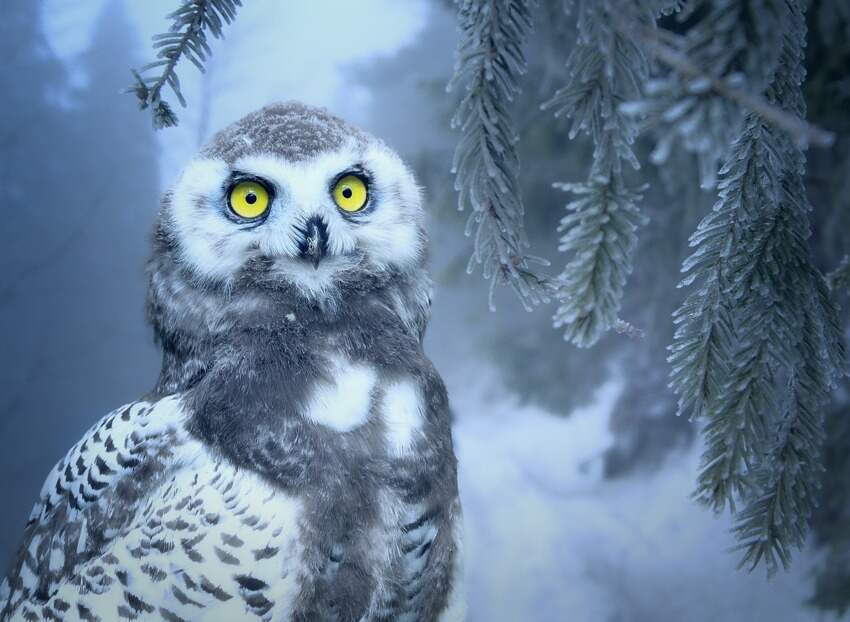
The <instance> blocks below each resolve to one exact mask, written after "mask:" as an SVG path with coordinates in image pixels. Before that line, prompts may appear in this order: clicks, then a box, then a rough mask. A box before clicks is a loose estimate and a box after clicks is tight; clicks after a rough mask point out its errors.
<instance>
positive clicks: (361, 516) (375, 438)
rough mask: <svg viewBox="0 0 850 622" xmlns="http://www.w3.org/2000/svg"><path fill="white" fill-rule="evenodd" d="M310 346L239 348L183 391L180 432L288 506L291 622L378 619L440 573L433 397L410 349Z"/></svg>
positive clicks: (441, 459) (437, 413)
mask: <svg viewBox="0 0 850 622" xmlns="http://www.w3.org/2000/svg"><path fill="white" fill-rule="evenodd" d="M322 335H323V338H321V339H319V338H318V336H317V335H316V334H313V335H310V334H308V333H307V332H306V331H292V333H290V334H287V333H282V334H276V335H270V334H262V333H257V334H251V335H241V336H240V339H239V341H238V344H236V345H234V344H231V346H230V348H229V349H226V348H224V349H223V350H222V351H223V352H224V353H225V355H222V356H221V357H220V358H219V359H218V360H217V361H216V364H214V365H213V366H211V370H210V371H209V372H208V373H207V375H206V376H205V377H204V379H203V380H202V381H201V382H200V383H199V384H198V385H197V386H196V387H194V388H193V389H192V391H190V392H189V394H188V396H187V405H188V408H189V411H190V412H191V413H192V414H191V420H190V423H189V429H190V432H191V433H192V434H193V435H195V436H196V437H198V438H199V439H200V440H202V441H203V442H204V443H205V444H206V445H207V446H209V447H211V448H212V450H213V452H214V453H215V454H217V455H220V456H222V458H223V459H224V460H226V461H227V462H229V463H231V464H233V465H234V466H235V467H237V468H238V469H245V470H247V471H249V472H251V473H253V474H254V475H255V476H257V477H259V478H260V479H261V480H263V481H264V482H266V483H267V484H268V485H269V486H271V487H272V488H273V489H277V490H280V491H281V493H282V494H285V495H287V496H291V497H292V498H294V499H296V500H298V503H299V504H300V505H299V507H300V509H299V513H298V518H297V522H298V538H297V541H298V543H297V549H298V551H299V553H298V558H299V563H298V568H299V569H300V570H299V573H300V576H299V585H300V590H299V596H298V598H297V599H296V608H295V611H296V612H297V613H298V615H301V616H303V617H304V619H340V620H357V619H361V618H362V617H363V616H364V615H367V614H368V615H371V616H373V618H374V619H380V616H379V615H378V613H379V612H381V611H384V612H385V613H386V612H389V613H393V612H395V613H398V611H400V610H399V609H398V607H399V606H401V605H399V603H403V602H405V600H406V599H407V596H406V594H407V592H406V591H405V590H413V589H414V587H415V586H416V584H417V582H418V581H424V580H427V579H428V578H429V577H428V573H427V572H425V570H426V569H427V568H426V566H429V565H430V566H432V568H431V570H432V572H434V571H435V569H436V568H437V567H438V566H439V567H441V570H440V573H442V574H443V575H445V574H446V573H447V572H448V569H447V566H449V565H450V561H451V547H452V546H453V542H449V541H448V539H447V538H448V537H449V536H448V535H447V534H448V530H449V527H450V518H451V517H450V508H451V506H452V503H453V502H454V500H455V499H456V484H455V463H454V456H453V453H452V449H451V438H450V432H449V427H448V407H447V401H446V396H445V390H444V388H443V385H442V382H441V381H440V379H439V376H437V374H436V373H435V372H434V370H433V368H432V367H431V366H430V363H429V362H428V361H427V359H426V358H425V357H424V355H422V353H421V349H420V346H419V343H418V340H416V339H413V338H408V337H407V336H403V335H389V336H387V335H386V334H383V335H382V334H381V333H380V331H379V330H377V329H375V330H372V331H371V332H369V331H366V330H363V329H362V328H361V329H360V330H348V331H340V332H336V333H334V332H324V333H322ZM295 336H297V337H298V338H300V341H298V342H293V341H292V339H293V337H295ZM441 533H442V536H440V534H441ZM438 536H439V537H441V538H442V540H446V542H442V544H441V546H437V547H434V548H435V552H434V553H433V554H431V553H429V551H430V549H431V547H432V546H433V544H434V543H435V541H437V539H438ZM431 559H433V562H431V561H429V560H431ZM389 613H388V615H389ZM296 617H297V616H296Z"/></svg>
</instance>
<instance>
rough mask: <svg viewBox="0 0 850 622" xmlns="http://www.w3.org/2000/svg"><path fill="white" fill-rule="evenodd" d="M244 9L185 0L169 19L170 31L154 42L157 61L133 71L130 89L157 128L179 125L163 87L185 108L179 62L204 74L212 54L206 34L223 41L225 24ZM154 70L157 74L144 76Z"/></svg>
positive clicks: (212, 0)
mask: <svg viewBox="0 0 850 622" xmlns="http://www.w3.org/2000/svg"><path fill="white" fill-rule="evenodd" d="M241 5H242V2H241V0H183V4H182V5H181V6H180V8H179V9H177V10H176V11H174V12H173V13H171V14H169V15H168V19H170V20H171V21H172V23H171V28H170V29H169V31H168V32H166V33H163V34H160V35H156V36H154V38H153V41H154V43H153V47H154V50H156V51H157V53H156V56H157V59H158V60H155V61H153V62H151V63H148V64H147V65H144V66H143V67H142V68H141V69H140V70H139V71H133V76H135V78H136V83H135V84H134V85H133V86H132V87H130V89H129V90H130V91H131V92H132V93H134V94H135V95H136V97H137V98H138V100H139V105H140V107H141V108H142V110H144V109H146V108H150V110H151V113H152V115H153V124H154V127H155V128H157V129H160V128H164V127H172V126H175V125H177V115H176V114H175V113H174V110H173V109H172V108H171V106H170V105H169V104H168V102H166V101H164V100H163V99H162V89H163V87H165V86H168V88H170V89H171V91H172V92H173V93H174V96H175V97H176V98H177V101H179V102H180V105H181V106H183V107H185V106H186V99H185V98H184V97H183V93H182V91H181V88H180V79H179V78H178V76H177V64H178V63H179V62H180V59H182V58H187V59H188V60H189V61H190V62H192V64H194V65H195V66H196V67H197V68H198V70H199V71H201V72H203V71H204V62H206V60H207V58H208V57H209V55H210V54H211V53H212V51H211V50H210V46H209V42H208V40H207V33H210V34H212V36H214V37H215V38H217V39H218V38H221V37H222V36H223V33H222V28H223V26H224V24H229V23H231V22H232V21H233V20H234V19H235V18H236V7H238V6H241ZM154 69H156V70H158V71H157V73H155V74H152V75H148V76H145V74H146V73H149V72H152V71H153V70H154Z"/></svg>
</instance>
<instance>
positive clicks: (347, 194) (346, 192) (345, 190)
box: [342, 186, 354, 199]
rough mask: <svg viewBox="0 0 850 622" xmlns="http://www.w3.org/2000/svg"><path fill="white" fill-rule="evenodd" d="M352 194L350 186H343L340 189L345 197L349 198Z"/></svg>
mask: <svg viewBox="0 0 850 622" xmlns="http://www.w3.org/2000/svg"><path fill="white" fill-rule="evenodd" d="M352 194H354V193H353V192H352V191H351V188H349V187H348V186H346V187H345V188H343V189H342V196H344V197H345V198H346V199H350V198H351V195H352Z"/></svg>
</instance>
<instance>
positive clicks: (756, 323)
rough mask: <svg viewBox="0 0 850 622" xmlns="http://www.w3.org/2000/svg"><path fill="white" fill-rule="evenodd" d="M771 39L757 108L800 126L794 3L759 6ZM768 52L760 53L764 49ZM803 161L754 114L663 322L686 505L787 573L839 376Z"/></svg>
mask: <svg viewBox="0 0 850 622" xmlns="http://www.w3.org/2000/svg"><path fill="white" fill-rule="evenodd" d="M767 8H768V9H769V12H768V13H767V14H768V15H772V16H774V17H775V19H776V20H777V22H776V26H777V31H778V32H780V33H782V36H781V42H780V48H779V56H778V58H777V61H776V62H775V63H774V64H772V66H773V67H774V75H773V76H772V78H771V80H770V81H769V83H768V86H767V89H766V91H765V94H764V98H765V100H766V101H767V102H768V103H769V104H770V105H771V106H773V107H776V108H778V109H781V110H783V111H784V113H786V114H790V115H795V116H796V117H798V118H803V116H804V114H805V108H804V104H803V98H802V91H801V83H802V79H803V67H802V58H803V46H804V42H805V21H804V19H803V13H802V9H801V7H800V6H799V4H798V2H797V0H775V1H773V2H771V3H769V6H768V7H767ZM771 53H773V51H771ZM804 167H805V159H804V156H803V153H802V151H801V148H800V146H799V144H798V143H797V142H796V141H795V137H793V136H790V135H789V134H788V133H787V132H785V131H784V130H783V129H782V128H780V127H778V126H777V125H776V124H773V123H771V122H769V121H768V120H767V119H765V118H764V116H762V115H760V114H759V113H758V112H756V111H749V112H747V113H746V115H745V121H744V130H743V133H742V135H741V136H740V138H739V139H738V140H737V141H736V143H735V145H734V147H733V149H732V151H731V153H730V154H729V156H728V157H727V160H726V164H725V165H724V167H723V169H722V170H721V172H720V200H719V201H718V203H717V205H716V206H715V208H714V211H713V213H712V214H711V215H709V216H708V217H706V218H705V219H704V220H703V221H702V223H700V225H699V227H698V229H697V232H696V233H695V234H694V236H693V237H692V239H691V244H692V246H693V247H694V252H693V254H692V255H691V256H690V257H689V258H688V259H687V260H686V261H685V263H684V266H683V270H684V271H686V272H688V273H689V274H688V276H687V277H686V279H685V282H684V284H685V285H690V284H691V283H694V282H697V283H698V284H699V286H698V287H699V289H698V290H697V291H695V292H694V293H693V294H691V296H689V297H688V299H687V300H686V302H685V304H684V305H683V306H682V308H680V309H679V310H678V311H677V313H676V316H675V318H676V321H677V322H678V323H679V327H678V329H677V331H676V335H675V337H674V342H673V345H672V346H671V356H670V362H671V365H672V367H673V371H672V375H671V378H672V386H673V388H674V389H675V390H676V391H677V393H679V396H680V411H683V412H689V413H690V414H692V415H703V414H704V415H706V416H707V418H708V424H707V426H706V427H705V430H704V434H705V441H706V449H705V452H704V455H703V460H702V466H701V470H700V475H699V479H698V484H697V490H696V492H695V496H696V497H697V498H698V499H699V500H701V501H702V502H704V503H706V504H707V505H709V506H711V507H713V508H714V509H715V510H720V509H723V508H724V507H725V506H726V505H727V504H728V505H729V506H730V507H731V508H732V509H733V511H734V510H735V506H736V503H739V504H741V505H743V509H742V511H741V513H740V514H739V515H738V516H737V523H736V533H737V535H738V538H739V540H740V543H741V544H740V546H741V548H742V549H743V551H744V555H743V559H742V564H744V565H747V566H749V567H750V568H754V567H755V566H757V565H758V564H759V563H761V562H764V563H765V564H766V566H767V569H768V572H771V573H772V572H775V570H776V569H777V568H778V567H779V566H780V565H787V564H788V562H789V560H790V550H791V549H792V548H794V547H800V546H802V543H803V541H804V537H805V533H806V530H807V526H808V520H809V516H810V514H811V511H812V509H813V504H814V491H815V489H816V487H817V475H818V471H819V469H820V464H821V462H820V458H819V447H820V443H821V440H822V437H823V421H822V416H821V414H820V413H821V410H822V408H821V407H822V404H823V400H824V399H825V398H826V396H827V395H828V394H829V391H830V390H831V388H832V386H833V383H834V381H835V379H836V378H837V376H838V375H840V374H842V373H844V370H845V369H846V362H845V358H846V355H845V352H844V346H843V342H842V336H841V333H840V325H839V322H838V317H837V310H836V308H835V306H834V304H833V303H832V301H831V300H830V299H829V292H828V288H827V287H826V282H825V280H824V277H823V275H821V274H820V273H819V272H818V271H817V269H816V268H815V267H814V265H813V264H812V260H811V253H810V250H809V247H808V241H807V240H808V237H809V223H808V212H809V211H810V207H809V205H808V201H807V198H806V192H805V186H804V183H803V174H804Z"/></svg>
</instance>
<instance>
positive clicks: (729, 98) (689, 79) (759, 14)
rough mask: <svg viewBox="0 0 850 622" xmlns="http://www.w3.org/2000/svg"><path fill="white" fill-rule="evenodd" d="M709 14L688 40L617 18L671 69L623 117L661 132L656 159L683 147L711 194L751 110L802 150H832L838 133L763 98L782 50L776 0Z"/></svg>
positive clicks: (725, 3)
mask: <svg viewBox="0 0 850 622" xmlns="http://www.w3.org/2000/svg"><path fill="white" fill-rule="evenodd" d="M706 7H707V9H706V15H705V16H704V17H703V18H702V19H700V20H699V21H698V22H697V23H696V25H694V26H693V27H692V28H690V29H688V30H687V31H686V32H685V33H684V34H682V35H679V34H674V33H672V32H670V31H667V30H664V29H660V28H646V27H643V26H641V25H640V24H637V25H636V24H635V23H634V22H630V21H627V20H624V19H623V18H622V17H621V16H615V19H616V24H617V27H618V28H620V29H623V30H625V31H628V32H630V33H631V34H632V36H634V37H635V38H637V39H639V40H640V41H641V45H642V46H643V47H644V48H645V49H646V51H647V54H649V55H650V56H651V57H652V58H653V60H655V61H657V62H658V63H660V65H661V66H663V67H665V68H666V69H667V72H666V74H665V75H663V76H661V77H656V78H653V79H652V80H650V81H649V82H648V83H647V86H646V95H645V97H643V98H641V99H639V100H635V101H631V102H626V103H625V104H624V105H623V112H624V113H626V114H629V115H632V116H635V117H637V118H640V117H643V118H644V119H646V125H647V126H648V127H652V128H653V129H655V130H656V132H657V134H658V143H657V146H656V148H655V150H654V151H653V153H652V155H651V156H650V157H651V160H652V161H653V162H654V163H656V164H663V163H664V162H666V160H667V158H668V156H669V154H670V152H671V149H672V145H673V143H674V142H676V141H678V142H680V143H681V144H682V146H683V147H684V148H685V149H686V150H688V151H690V152H692V153H695V154H696V155H697V157H698V161H699V165H700V178H701V185H702V187H703V188H707V189H710V188H713V187H714V186H715V183H716V172H717V168H718V165H719V163H720V162H722V161H723V160H724V158H725V156H726V152H727V150H728V146H729V144H731V142H732V140H733V139H734V137H735V136H737V135H738V134H739V133H740V126H741V121H742V112H747V111H749V112H753V113H755V114H757V115H759V116H760V117H761V118H762V119H763V120H765V121H767V122H769V123H771V124H773V125H775V126H776V127H779V128H781V129H782V130H783V131H785V132H787V133H788V134H789V135H790V136H792V137H793V139H794V140H795V141H796V142H797V143H798V144H799V145H800V146H801V147H806V146H808V145H816V146H821V147H825V146H829V145H831V144H832V142H833V141H834V139H835V136H834V134H832V133H831V132H828V131H825V130H823V129H821V128H819V127H817V126H815V125H813V124H811V123H808V122H806V120H805V119H802V118H800V117H798V116H795V115H793V114H790V113H788V112H787V111H785V110H783V109H782V108H781V107H779V106H776V105H773V104H771V103H770V102H768V101H767V100H766V99H765V98H764V97H763V96H762V95H761V93H762V92H763V91H764V88H766V86H767V83H768V82H769V80H770V78H771V77H772V75H773V72H774V70H775V65H776V62H777V61H778V56H777V50H779V49H781V44H780V43H781V42H780V41H779V37H780V35H781V24H780V23H779V18H780V15H781V11H777V10H776V7H775V6H773V5H772V4H771V0H748V1H747V2H741V1H740V0H714V1H713V2H709V3H706ZM753 32H755V33H757V37H758V39H757V40H755V41H753V40H751V39H752V33H753ZM748 38H749V39H748Z"/></svg>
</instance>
